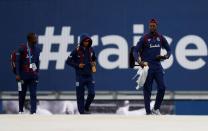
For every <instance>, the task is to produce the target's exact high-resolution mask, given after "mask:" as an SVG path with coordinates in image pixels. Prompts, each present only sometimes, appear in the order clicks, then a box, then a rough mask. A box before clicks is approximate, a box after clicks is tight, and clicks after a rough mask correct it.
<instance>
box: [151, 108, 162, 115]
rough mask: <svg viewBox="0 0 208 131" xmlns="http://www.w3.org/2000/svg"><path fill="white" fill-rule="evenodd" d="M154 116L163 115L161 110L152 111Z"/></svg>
mask: <svg viewBox="0 0 208 131" xmlns="http://www.w3.org/2000/svg"><path fill="white" fill-rule="evenodd" d="M152 115H161V113H160V110H159V109H157V110H155V109H152Z"/></svg>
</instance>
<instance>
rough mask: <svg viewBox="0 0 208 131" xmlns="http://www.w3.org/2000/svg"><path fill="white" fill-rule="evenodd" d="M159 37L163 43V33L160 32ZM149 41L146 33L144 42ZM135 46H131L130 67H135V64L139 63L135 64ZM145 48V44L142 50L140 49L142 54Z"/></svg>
mask: <svg viewBox="0 0 208 131" xmlns="http://www.w3.org/2000/svg"><path fill="white" fill-rule="evenodd" d="M158 37H159V39H160V41H161V44H162V41H163V39H162V35H159V34H158ZM147 42H148V38H147V34H146V35H144V43H147ZM134 48H135V46H132V47H131V48H130V53H129V67H130V68H134V66H138V65H135V59H134V55H133V52H134ZM143 49H144V46H142V48H141V50H139V54H140V55H141V54H142V52H143Z"/></svg>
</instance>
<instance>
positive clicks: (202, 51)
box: [176, 35, 208, 70]
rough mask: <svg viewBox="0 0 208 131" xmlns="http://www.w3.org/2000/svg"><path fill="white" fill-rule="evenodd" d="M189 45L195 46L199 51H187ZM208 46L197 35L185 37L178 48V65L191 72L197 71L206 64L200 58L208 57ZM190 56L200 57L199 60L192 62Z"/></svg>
mask: <svg viewBox="0 0 208 131" xmlns="http://www.w3.org/2000/svg"><path fill="white" fill-rule="evenodd" d="M189 44H194V45H195V46H196V47H197V49H186V47H187V46H188V45H189ZM207 54H208V53H207V46H206V43H205V41H204V40H203V39H202V38H201V37H199V36H196V35H188V36H185V37H183V38H182V39H181V40H180V41H179V42H178V44H177V46H176V59H177V61H178V63H179V64H180V65H181V66H182V67H184V68H185V69H189V70H196V69H199V68H201V67H203V66H204V65H205V64H206V62H205V61H204V60H203V59H202V58H200V56H201V57H202V56H207ZM188 56H194V57H199V58H198V59H197V60H194V61H190V60H188V59H187V57H188Z"/></svg>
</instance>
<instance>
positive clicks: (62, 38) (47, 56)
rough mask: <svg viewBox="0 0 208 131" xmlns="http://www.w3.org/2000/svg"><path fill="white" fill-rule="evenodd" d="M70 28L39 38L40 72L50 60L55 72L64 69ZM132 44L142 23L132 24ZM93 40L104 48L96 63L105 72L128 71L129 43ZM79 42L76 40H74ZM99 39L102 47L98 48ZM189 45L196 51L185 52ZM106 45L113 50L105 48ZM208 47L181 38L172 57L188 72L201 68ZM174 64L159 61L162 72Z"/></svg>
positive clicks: (196, 38)
mask: <svg viewBox="0 0 208 131" xmlns="http://www.w3.org/2000/svg"><path fill="white" fill-rule="evenodd" d="M70 32H71V27H70V26H66V27H62V32H61V35H54V27H46V30H45V35H40V36H39V37H38V39H39V43H40V44H42V45H43V49H42V52H41V56H40V69H41V70H47V69H48V67H49V62H50V61H55V62H56V67H55V69H57V70H63V69H64V67H65V61H66V59H67V57H68V56H69V54H70V51H69V52H68V51H67V49H68V45H69V44H71V45H73V44H76V43H75V42H74V41H75V40H74V39H75V38H74V35H72V34H70ZM133 34H134V36H133V43H132V45H136V44H137V42H138V41H139V39H140V38H141V37H142V35H143V34H144V25H143V24H134V25H133ZM91 38H92V41H93V46H103V49H102V50H101V51H100V52H97V53H98V63H99V65H100V66H101V67H102V68H104V69H108V70H112V69H116V68H119V69H127V68H128V53H129V52H128V49H129V48H128V42H127V41H126V39H125V38H124V37H122V36H119V35H114V34H113V35H106V36H103V37H100V38H99V35H98V34H95V35H93V36H91ZM165 38H166V39H167V41H168V43H169V44H170V45H171V43H172V41H173V40H172V38H170V37H168V36H165ZM77 39H79V37H77ZM99 40H100V41H101V43H102V45H99ZM53 44H58V46H59V50H58V51H57V52H51V48H52V45H53ZM189 44H194V45H195V46H196V47H197V49H186V47H187V46H188V45H189ZM109 45H113V46H116V47H117V48H115V47H107V48H105V47H106V46H109ZM207 52H208V51H207V45H206V43H205V41H204V40H203V39H202V38H201V37H199V36H196V35H188V36H184V37H183V38H181V39H180V40H179V42H178V43H177V46H176V48H175V55H176V56H175V57H176V60H177V62H178V63H179V65H180V66H182V67H183V68H185V69H188V70H196V69H200V68H202V67H203V66H204V65H205V64H206V62H205V60H203V58H202V57H203V56H207V55H208V53H207ZM161 54H166V51H165V50H164V49H162V50H161ZM115 55H116V56H118V57H117V59H116V60H113V61H110V59H109V57H110V56H115ZM190 56H191V57H196V56H197V57H199V58H198V59H197V60H195V61H190V60H188V59H187V57H190ZM173 61H174V57H173V55H171V56H170V58H169V59H168V60H166V61H163V62H162V66H163V68H164V69H168V68H170V67H171V66H172V64H173Z"/></svg>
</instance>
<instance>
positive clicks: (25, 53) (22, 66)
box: [15, 33, 40, 114]
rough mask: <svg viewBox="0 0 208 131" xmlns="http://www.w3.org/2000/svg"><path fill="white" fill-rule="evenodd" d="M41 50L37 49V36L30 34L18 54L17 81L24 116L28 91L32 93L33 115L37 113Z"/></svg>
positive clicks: (20, 109) (20, 110) (20, 105)
mask: <svg viewBox="0 0 208 131" xmlns="http://www.w3.org/2000/svg"><path fill="white" fill-rule="evenodd" d="M39 55H40V49H39V48H38V47H37V36H36V34H35V33H29V34H28V36H27V43H26V44H23V45H21V46H20V48H19V49H18V51H17V52H16V63H15V65H16V80H17V81H18V83H19V82H21V84H20V85H19V84H18V91H19V113H20V114H22V113H23V112H24V111H23V107H24V103H25V96H26V92H27V89H29V91H30V104H31V110H30V113H31V114H35V113H36V88H37V83H38V72H39Z"/></svg>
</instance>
